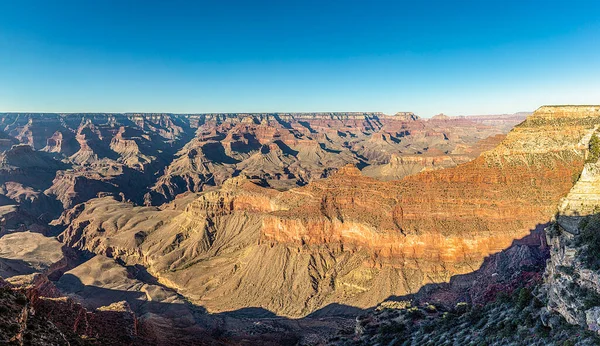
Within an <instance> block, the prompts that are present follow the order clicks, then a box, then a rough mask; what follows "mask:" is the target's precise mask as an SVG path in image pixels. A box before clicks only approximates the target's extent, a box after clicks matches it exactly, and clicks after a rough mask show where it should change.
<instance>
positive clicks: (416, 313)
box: [406, 307, 425, 320]
mask: <svg viewBox="0 0 600 346" xmlns="http://www.w3.org/2000/svg"><path fill="white" fill-rule="evenodd" d="M406 312H407V313H408V316H409V317H410V318H412V319H413V320H419V319H422V318H424V317H425V314H424V313H423V311H421V310H420V309H419V308H417V307H412V308H410V309H408V310H406Z"/></svg>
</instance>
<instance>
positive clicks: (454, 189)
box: [61, 107, 600, 317]
mask: <svg viewBox="0 0 600 346" xmlns="http://www.w3.org/2000/svg"><path fill="white" fill-rule="evenodd" d="M598 112H599V111H598V109H597V108H589V107H588V108H585V107H571V108H567V107H558V108H557V107H542V108H540V109H538V110H537V111H536V112H535V113H534V114H533V115H532V116H530V117H529V118H528V119H527V120H526V121H525V122H524V123H522V124H520V125H519V126H517V127H516V128H515V129H514V130H513V131H511V132H510V133H509V134H508V136H507V137H506V138H505V139H504V140H503V141H502V142H501V143H500V144H499V145H498V146H497V147H496V148H495V149H493V150H490V151H487V152H484V153H483V154H482V155H481V156H480V157H479V158H477V159H476V160H474V161H471V162H468V163H465V164H462V165H460V166H458V167H455V168H448V169H444V170H436V171H427V172H422V173H420V174H416V175H412V176H408V177H406V178H404V179H403V180H400V181H392V182H382V181H378V180H375V179H372V178H368V177H365V176H364V175H362V174H361V172H360V171H359V170H358V169H356V168H354V167H352V166H347V167H344V168H342V169H340V170H338V172H337V173H335V174H334V175H332V176H331V177H329V178H327V179H323V180H316V181H313V182H311V183H309V184H308V185H306V186H303V187H298V188H294V189H291V190H287V191H283V192H279V191H276V190H273V189H269V188H265V187H261V186H259V185H257V184H255V183H254V182H252V181H251V180H248V179H246V178H244V177H237V178H235V179H230V180H227V181H226V182H225V183H224V184H223V186H222V187H221V188H220V189H219V190H215V191H210V192H206V193H203V194H200V195H198V196H194V195H188V196H187V197H185V198H184V199H182V200H181V201H177V200H175V202H173V204H170V205H165V206H163V207H161V208H148V207H146V208H143V207H135V206H133V205H131V204H128V203H122V202H119V201H116V200H114V199H111V198H104V199H98V200H92V201H90V202H88V203H86V204H85V205H83V206H78V207H77V212H75V213H71V214H69V215H65V216H64V218H63V220H62V221H61V222H62V224H64V225H65V226H67V229H66V231H65V232H64V233H63V234H62V235H61V240H62V241H64V242H65V243H66V244H67V245H69V246H72V247H75V248H79V249H82V250H86V251H91V252H94V253H98V254H103V255H108V256H111V257H115V258H118V259H120V260H122V261H124V262H125V263H128V264H141V265H144V266H146V267H147V268H148V270H149V271H150V272H151V273H152V274H153V275H154V276H156V277H157V278H158V279H159V281H160V282H161V283H163V284H165V285H167V286H169V287H173V288H176V289H177V290H178V292H180V293H181V294H183V295H184V296H186V297H188V298H189V299H191V300H192V301H193V302H195V303H197V304H199V305H202V306H204V307H206V308H207V309H208V310H209V311H215V312H216V311H227V310H234V309H239V308H243V307H247V306H259V307H262V308H265V309H267V310H270V311H273V312H275V313H277V314H280V315H286V316H291V317H298V316H305V315H307V314H309V313H312V312H315V311H317V310H319V309H324V310H322V311H321V312H324V311H327V309H328V308H327V306H328V305H331V304H334V303H339V304H346V305H351V306H357V307H369V306H373V305H375V304H377V302H379V301H382V300H383V299H385V298H387V297H388V296H391V295H404V294H407V293H413V292H416V291H417V290H418V289H419V288H420V287H422V286H423V285H425V284H428V283H436V282H445V281H448V280H449V279H450V277H451V276H452V275H456V274H463V273H467V272H470V271H473V270H475V269H476V268H478V267H479V266H480V265H481V264H482V261H483V259H484V257H485V256H487V255H489V254H492V253H496V252H499V251H501V250H502V249H505V248H507V247H509V246H510V245H511V243H512V242H513V240H514V239H520V238H523V237H525V236H526V235H528V234H529V233H530V232H531V230H534V229H535V228H536V227H537V226H538V225H541V224H545V223H547V222H548V221H549V220H550V218H551V217H552V216H553V214H554V211H555V208H556V205H557V204H558V201H559V199H560V198H561V197H563V196H564V195H566V194H567V193H568V191H569V190H570V188H571V186H572V184H573V177H574V176H575V177H576V175H577V174H578V172H580V171H581V169H582V167H583V161H584V157H585V155H586V152H587V146H588V142H589V140H590V138H591V133H592V132H593V131H594V130H595V124H596V122H597V119H598V117H599V116H600V113H598ZM270 150H271V148H269V151H267V150H266V149H265V151H266V152H262V154H267V155H268V154H269V153H271V151H270ZM177 202H178V203H177ZM99 210H101V211H102V212H98V211H99Z"/></svg>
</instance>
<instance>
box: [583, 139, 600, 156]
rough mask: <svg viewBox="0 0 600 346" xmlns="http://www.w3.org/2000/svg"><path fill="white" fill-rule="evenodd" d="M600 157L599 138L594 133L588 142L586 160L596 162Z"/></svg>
mask: <svg viewBox="0 0 600 346" xmlns="http://www.w3.org/2000/svg"><path fill="white" fill-rule="evenodd" d="M598 158H600V138H598V137H597V136H596V135H595V134H594V135H593V136H592V138H591V139H590V144H589V155H588V158H587V160H585V161H586V162H588V163H590V162H596V161H598Z"/></svg>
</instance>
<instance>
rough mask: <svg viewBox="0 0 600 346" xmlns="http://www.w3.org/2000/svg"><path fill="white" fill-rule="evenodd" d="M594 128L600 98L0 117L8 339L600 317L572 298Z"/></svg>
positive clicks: (586, 321) (152, 338)
mask: <svg viewBox="0 0 600 346" xmlns="http://www.w3.org/2000/svg"><path fill="white" fill-rule="evenodd" d="M599 125H600V107H598V106H557V107H552V106H545V107H541V108H539V109H538V110H536V111H535V112H534V113H533V114H525V113H519V114H511V115H486V116H469V117H448V116H444V115H438V116H435V117H433V118H431V119H421V118H419V117H417V116H416V115H414V114H412V113H409V112H403V113H398V114H396V115H385V114H381V113H277V114H179V115H177V114H17V113H6V114H0V130H1V132H0V150H1V151H2V152H1V153H0V158H1V160H0V215H1V220H0V278H2V279H1V280H0V301H2V304H3V305H2V306H5V307H6V308H2V306H0V318H2V319H5V320H6V323H5V324H4V325H5V326H6V327H0V343H1V342H7V343H13V344H17V345H19V344H21V345H23V344H39V345H44V344H45V345H58V344H65V345H67V344H74V345H78V344H82V345H86V344H92V345H93V344H98V345H106V344H113V345H142V344H145V345H148V344H152V345H154V344H155V345H223V344H233V345H252V344H259V343H260V344H265V345H268V344H271V345H281V344H283V345H288V344H290V345H293V344H305V345H309V344H375V343H379V344H382V345H383V344H390V342H392V341H394V342H396V343H397V344H402V342H409V343H408V344H411V343H412V344H416V345H419V344H426V342H425V341H423V340H424V339H423V335H425V334H431V333H432V330H431V328H435V325H436V323H438V322H437V321H438V320H439V319H441V318H443V314H444V313H451V314H453V316H456V320H453V321H458V322H452V323H456V324H457V325H458V324H460V323H464V322H465V321H464V319H466V318H471V317H472V316H471V315H468V314H475V312H473V311H475V309H474V308H473V307H477V306H483V307H484V308H483V309H484V310H481V311H480V312H477V313H479V314H480V315H485V314H487V315H486V316H488V315H489V316H492V315H493V316H494V317H496V316H497V315H498V313H499V310H502V306H504V308H505V310H510V311H512V310H515V311H517V309H520V310H518V311H517V312H518V313H521V312H522V311H524V309H525V308H529V309H530V310H531V311H529V310H528V311H529V312H528V315H527V316H529V317H527V318H531V319H539V320H540V321H542V320H543V321H544V323H543V326H542V327H540V328H541V329H539V330H541V331H542V332H543V331H544V328H550V329H552V326H555V327H556V328H555V329H554V330H553V331H552V332H548V333H547V334H548V337H546V338H537V339H535V338H534V339H532V343H531V344H534V343H538V342H539V344H553V343H554V344H558V342H559V341H560V342H561V343H562V342H563V341H565V340H569V338H570V336H571V335H574V334H575V333H578V331H581V332H582V333H583V330H591V331H596V330H598V328H597V326H598V325H599V324H600V320H599V321H596V320H597V317H598V316H600V314H599V313H598V309H600V300H598V302H597V305H594V304H596V302H592V303H590V302H589V301H584V300H582V299H583V298H581V297H580V296H581V295H578V296H575V297H573V298H572V299H571V300H570V301H569V302H565V300H564V297H565V296H566V295H565V294H564V293H561V292H562V291H561V290H565V289H566V290H567V291H569V290H571V288H573V287H572V286H574V285H575V286H577V287H583V288H581V289H579V290H580V291H582V292H583V290H591V291H594V292H595V291H598V292H600V285H598V280H597V278H596V276H594V275H597V274H596V272H595V270H597V269H598V268H595V267H592V268H591V269H590V268H587V267H586V266H585V265H583V264H581V263H583V262H585V261H584V260H582V259H584V258H588V257H589V256H591V255H589V254H588V255H586V254H587V253H588V252H589V251H590V250H585V249H589V248H593V246H590V245H589V244H588V243H585V245H582V244H583V240H582V241H581V242H580V243H577V239H579V235H580V234H585V235H587V238H585V239H587V240H589V238H590V237H591V238H592V240H595V238H593V235H589V234H588V233H589V232H591V231H586V229H588V228H591V227H592V226H588V225H595V223H594V222H595V219H594V215H595V214H596V213H597V212H598V210H600V208H598V206H600V198H596V197H597V194H598V190H597V188H596V187H597V186H599V185H597V184H596V179H597V178H596V174H597V173H596V172H597V171H599V170H598V169H597V167H596V164H597V161H598V155H600V154H599V153H600V146H599V147H598V148H596V147H595V146H596V145H597V144H596V143H597V142H598V140H597V137H596V132H597V130H598V127H599ZM596 202H599V203H596ZM584 223H585V225H584ZM594 227H595V226H594ZM594 229H595V228H594ZM549 230H552V231H551V232H550V231H549ZM586 232H588V233H586ZM569 234H575V235H576V236H575V238H576V239H575V240H573V239H572V237H571V238H569V237H570V236H569ZM576 244H579V245H576ZM580 248H583V250H580ZM582 251H583V252H582ZM586 251H588V252H586ZM559 254H560V256H559ZM586 256H588V257H586ZM588 262H589V261H588ZM584 264H585V263H584ZM568 267H570V268H572V269H571V270H569V269H564V268H568ZM557 268H558V269H557ZM573 268H575V269H573ZM563 269H564V270H563ZM575 273H576V274H577V277H576V275H575ZM561 275H562V276H561ZM584 279H585V280H584ZM569 285H570V286H569ZM569 287H570V288H569ZM573 289H575V288H573ZM524 290H527V291H524ZM520 292H528V294H530V295H532V297H530V296H528V297H527V298H528V300H527V302H522V301H520V300H518V299H514V300H510V299H505V298H503V297H502V296H501V295H500V293H502V294H506V295H510V294H517V295H519V294H520ZM523 295H527V293H523ZM588 295H589V294H588ZM533 296H535V299H534V298H533ZM500 298H501V299H504V300H502V301H499V302H498V299H500ZM496 303H497V305H494V306H492V305H490V304H496ZM457 304H458V305H457ZM460 304H465V305H464V306H467V307H468V308H463V305H460ZM502 304H504V305H502ZM525 304H527V306H525ZM538 305H539V306H538ZM429 306H433V308H431V307H429ZM459 306H460V307H459ZM515 306H516V307H515ZM542 308H543V309H544V310H543V311H542ZM432 309H434V310H435V311H434V310H432ZM486 309H487V310H486ZM494 309H495V310H494ZM536 309H537V310H536ZM463 310H464V311H463ZM411 311H412V312H411ZM517 312H515V314H516V313H517ZM406 314H409V315H406ZM407 316H408V317H407ZM489 316H488V318H487V320H493V318H491V317H489ZM519 316H520V315H519ZM480 317H481V316H480ZM461 318H462V319H463V320H461ZM472 318H475V317H472ZM523 318H525V317H523ZM556 318H562V319H564V320H566V322H568V323H567V324H572V325H574V326H578V327H573V328H575V329H569V328H567V327H564V328H563V327H562V325H561V327H560V328H562V329H557V328H559V327H558V324H556V323H554V322H552V323H554V325H553V324H552V323H551V322H548V321H550V320H552V319H556ZM499 320H500V319H498V321H499ZM423 321H426V322H427V323H425V322H423ZM552 321H554V320H552ZM439 323H441V322H439ZM452 323H450V325H451V326H454V325H453V324H452ZM540 323H541V322H540ZM557 323H558V322H557ZM410 325H413V326H416V327H415V328H414V331H413V332H412V333H413V334H411V332H407V330H406V328H407V326H410ZM432 326H433V327H432ZM535 326H536V324H535V321H534V322H533V326H532V327H531V328H530V329H531V330H529V329H528V330H527V332H530V331H532V330H534V328H535ZM394 328H396V330H395V331H394ZM507 328H512V327H507ZM576 328H580V329H576ZM408 329H410V328H408ZM448 329H451V328H450V327H448ZM515 330H516V329H515ZM557 330H558V331H559V332H557ZM546 331H547V330H546ZM394 333H395V334H394ZM419 333H420V334H419ZM490 333H491V332H490ZM494 333H496V332H494ZM538 333H539V331H538ZM570 333H571V334H570ZM508 334H510V333H508ZM490 335H491V334H490ZM460 337H461V338H462V339H460V340H461V341H457V340H459V339H455V340H454V341H456V342H458V344H469V342H471V341H473V344H476V343H475V341H474V340H479V339H477V338H475V337H473V338H472V340H467V339H464V338H463V336H460ZM491 337H492V336H490V338H491ZM493 337H497V338H498V339H497V340H498V341H497V342H496V343H495V344H499V345H500V344H506V343H503V342H502V340H508V339H502V338H504V337H508V336H504V335H503V334H502V335H501V333H496V334H493ZM488 339H489V338H488ZM435 340H438V339H434V338H433V336H432V337H431V338H430V339H429V340H426V341H427V342H433V343H432V344H444V343H443V342H441V341H440V342H437V341H435ZM439 340H444V341H448V342H450V343H449V344H452V342H454V341H452V339H451V338H450V339H449V338H448V336H447V335H445V336H442V335H441V334H440V336H439ZM465 340H467V341H465ZM489 340H491V339H489ZM494 340H496V339H494ZM581 340H583V341H582V342H584V343H582V344H586V343H591V344H593V343H594V342H595V339H594V334H593V333H592V334H590V335H587V334H586V336H585V337H582V338H581ZM479 341H480V340H479ZM479 341H478V342H479ZM455 344H456V343H455ZM490 344H494V342H490ZM517 344H518V342H517Z"/></svg>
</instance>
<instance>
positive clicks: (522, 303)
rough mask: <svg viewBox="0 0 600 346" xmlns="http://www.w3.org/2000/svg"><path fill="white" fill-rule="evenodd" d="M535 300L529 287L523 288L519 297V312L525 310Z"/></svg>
mask: <svg viewBox="0 0 600 346" xmlns="http://www.w3.org/2000/svg"><path fill="white" fill-rule="evenodd" d="M531 299H533V294H531V290H530V289H529V288H527V287H523V288H521V289H520V290H519V296H518V297H517V301H516V303H517V308H518V309H519V310H523V309H524V308H525V307H526V306H528V305H529V303H530V302H531Z"/></svg>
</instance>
